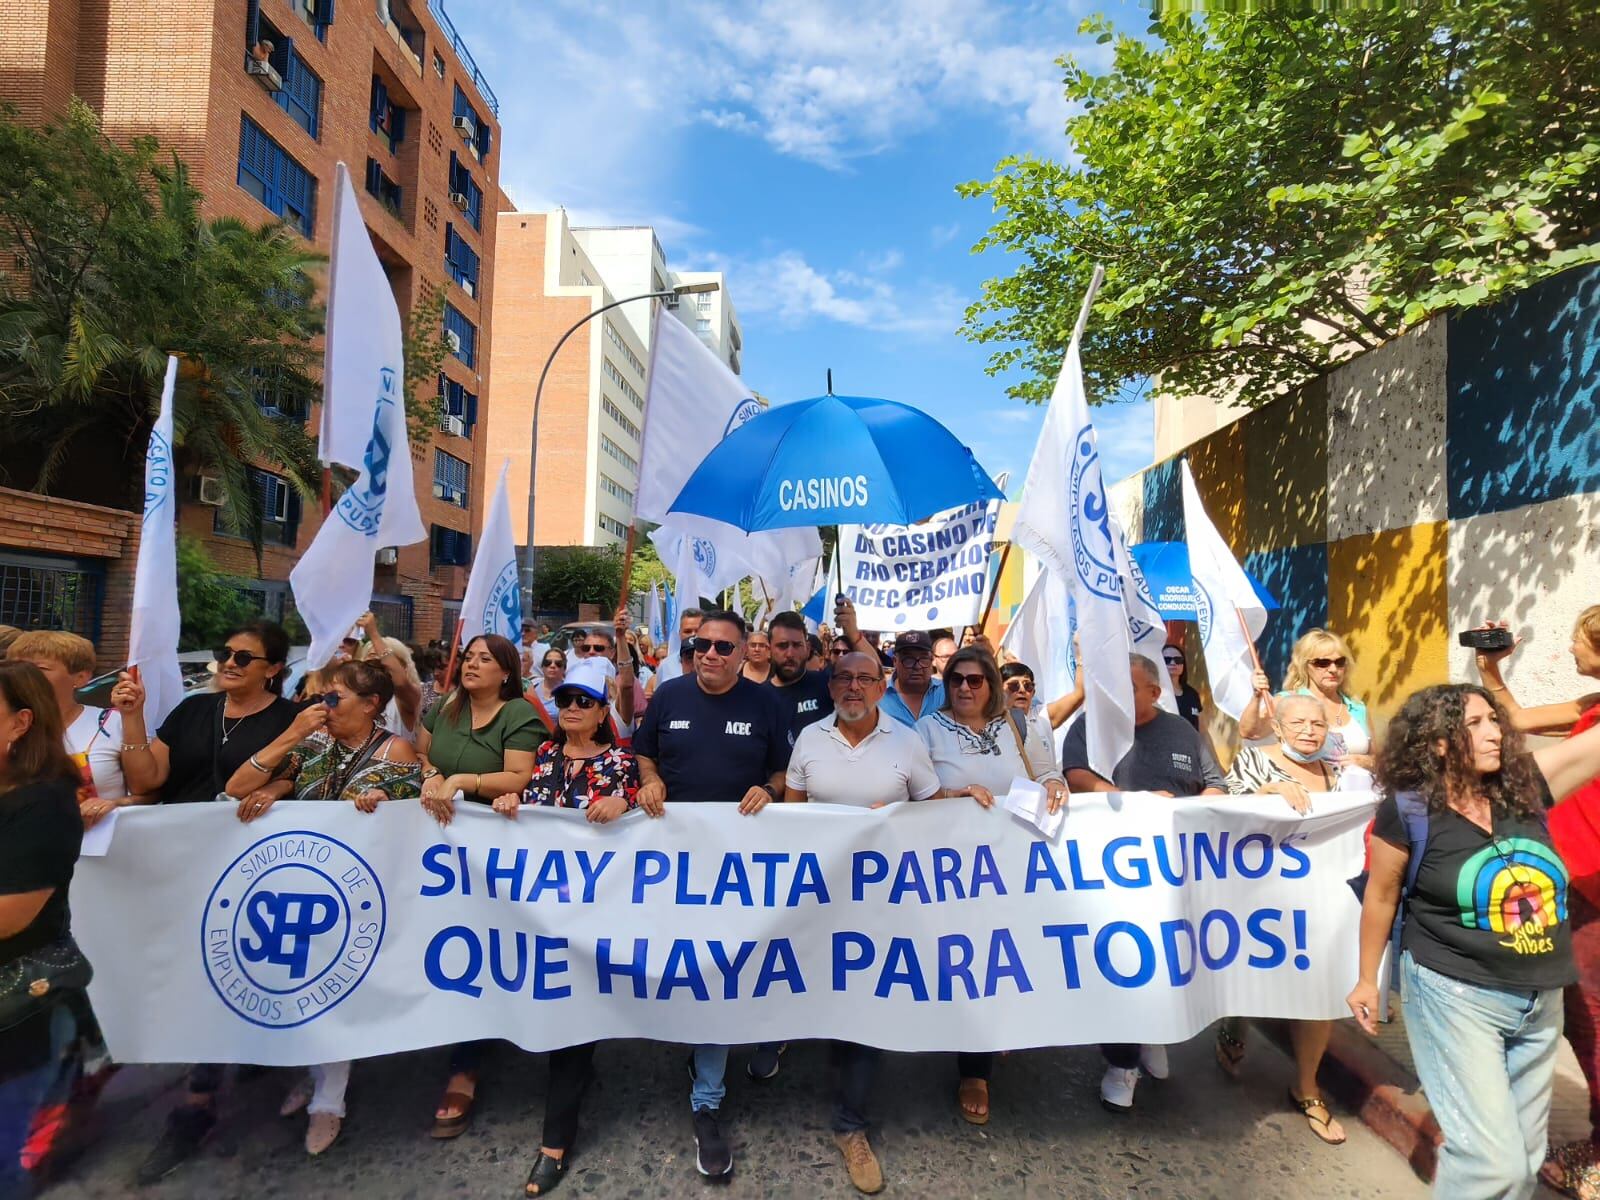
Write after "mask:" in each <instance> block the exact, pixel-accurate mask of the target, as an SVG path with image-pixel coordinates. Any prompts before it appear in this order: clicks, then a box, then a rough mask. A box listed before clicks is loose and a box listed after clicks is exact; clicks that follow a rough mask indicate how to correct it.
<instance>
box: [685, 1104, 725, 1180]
mask: <svg viewBox="0 0 1600 1200" xmlns="http://www.w3.org/2000/svg"><path fill="white" fill-rule="evenodd" d="M720 1116H721V1112H720V1110H718V1109H715V1108H697V1109H695V1110H694V1165H695V1169H696V1170H697V1171H699V1172H700V1174H702V1175H709V1176H711V1177H713V1178H719V1177H721V1176H723V1175H731V1174H733V1148H732V1147H731V1146H729V1145H728V1139H727V1138H725V1137H723V1136H722V1124H721V1122H720V1120H719V1117H720Z"/></svg>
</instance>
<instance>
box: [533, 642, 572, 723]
mask: <svg viewBox="0 0 1600 1200" xmlns="http://www.w3.org/2000/svg"><path fill="white" fill-rule="evenodd" d="M566 677H567V656H566V655H565V654H564V653H563V652H562V651H560V650H546V651H545V652H544V658H543V659H542V660H541V661H540V663H539V678H538V679H536V680H534V682H533V687H532V688H530V689H529V690H530V691H531V692H532V693H533V695H534V698H535V699H534V703H535V704H536V706H537V707H539V708H542V709H544V710H545V712H547V713H550V712H554V711H555V705H556V689H557V688H558V687H560V686H561V681H562V680H563V679H565V678H566Z"/></svg>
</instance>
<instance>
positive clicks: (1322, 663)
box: [1310, 654, 1350, 671]
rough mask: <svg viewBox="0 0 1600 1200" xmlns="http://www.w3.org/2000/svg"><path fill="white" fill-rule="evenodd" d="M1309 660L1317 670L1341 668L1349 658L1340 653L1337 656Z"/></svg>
mask: <svg viewBox="0 0 1600 1200" xmlns="http://www.w3.org/2000/svg"><path fill="white" fill-rule="evenodd" d="M1310 661H1311V665H1312V666H1313V667H1315V668H1316V669H1317V670H1319V671H1326V670H1327V669H1328V668H1329V667H1339V668H1341V669H1342V668H1343V667H1344V665H1345V663H1347V662H1349V661H1350V660H1349V659H1347V658H1346V657H1345V656H1344V655H1342V654H1341V655H1339V657H1338V658H1313V659H1311V660H1310Z"/></svg>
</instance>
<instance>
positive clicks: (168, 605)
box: [128, 355, 183, 730]
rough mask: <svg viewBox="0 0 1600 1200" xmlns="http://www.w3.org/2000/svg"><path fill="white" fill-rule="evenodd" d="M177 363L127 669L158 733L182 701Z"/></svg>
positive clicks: (167, 386)
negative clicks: (135, 676)
mask: <svg viewBox="0 0 1600 1200" xmlns="http://www.w3.org/2000/svg"><path fill="white" fill-rule="evenodd" d="M177 379H178V360H177V358H176V357H174V356H170V355H169V356H168V358H167V377H166V381H165V382H164V383H163V384H162V386H161V410H160V411H159V412H158V413H157V414H156V423H155V425H154V426H152V427H151V430H150V445H149V447H148V449H146V451H145V456H144V524H143V528H142V529H141V531H140V534H139V558H138V562H137V565H136V566H135V567H134V573H133V620H132V625H131V628H130V629H129V632H128V665H129V666H133V667H138V668H139V680H140V682H141V683H143V684H144V727H145V728H146V729H152V730H153V729H156V728H159V727H160V725H161V722H162V721H163V720H165V719H166V716H167V714H168V713H169V712H171V711H172V710H173V709H174V708H176V707H177V706H178V701H180V700H182V699H183V672H182V670H180V669H179V667H178V626H179V622H180V615H179V613H178V543H177V531H178V524H177V522H178V518H177V473H176V471H174V469H173V461H172V392H173V387H174V385H175V384H176V383H177Z"/></svg>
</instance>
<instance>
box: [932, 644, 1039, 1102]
mask: <svg viewBox="0 0 1600 1200" xmlns="http://www.w3.org/2000/svg"><path fill="white" fill-rule="evenodd" d="M917 734H918V735H919V736H920V737H921V738H922V743H923V745H925V746H926V747H927V748H928V757H929V758H931V759H932V760H933V770H934V773H935V774H936V775H938V776H939V786H940V788H941V789H943V791H944V793H945V794H946V795H952V794H964V795H968V796H971V797H972V798H973V799H974V800H976V801H977V802H978V803H979V804H980V805H982V806H983V807H984V808H989V807H992V806H993V804H994V798H995V796H996V794H1004V793H1005V792H1007V791H1009V790H1010V788H1011V781H1012V780H1013V779H1032V780H1034V781H1035V782H1036V783H1039V784H1042V785H1043V786H1044V789H1045V791H1046V793H1047V794H1048V795H1049V797H1050V807H1051V810H1052V811H1054V810H1056V809H1057V808H1059V807H1060V806H1061V804H1062V803H1063V802H1064V801H1065V799H1066V794H1067V781H1066V778H1065V777H1064V776H1063V775H1062V774H1061V770H1060V768H1059V767H1057V765H1056V756H1055V749H1054V747H1053V746H1051V744H1050V742H1049V741H1048V739H1045V738H1043V737H1042V736H1041V734H1040V731H1039V730H1038V729H1037V727H1036V726H1035V725H1033V724H1030V722H1029V721H1028V720H1027V719H1026V717H1025V716H1023V715H1018V714H1013V713H1012V712H1011V711H1010V710H1009V709H1008V708H1007V707H1006V700H1005V692H1004V690H1003V689H1002V687H1001V684H1000V668H999V667H998V666H996V665H995V661H994V656H993V655H991V654H990V653H989V652H988V651H987V650H981V649H979V648H978V647H976V646H964V647H962V648H961V649H960V650H957V651H956V652H955V653H954V654H952V655H951V656H950V661H949V662H947V663H946V664H945V668H944V702H943V703H942V704H941V705H940V706H939V708H937V709H936V710H934V711H933V712H931V713H929V714H928V715H927V716H925V717H923V718H922V719H921V720H920V721H918V722H917ZM993 1063H994V1055H993V1054H971V1053H963V1054H958V1055H957V1056H956V1069H957V1071H958V1073H959V1075H960V1082H959V1083H958V1085H957V1088H956V1099H957V1103H958V1105H959V1107H960V1112H961V1115H962V1117H964V1118H965V1119H966V1120H968V1121H970V1122H971V1123H972V1124H974V1125H987V1124H988V1123H989V1075H990V1071H991V1068H992V1066H993Z"/></svg>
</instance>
